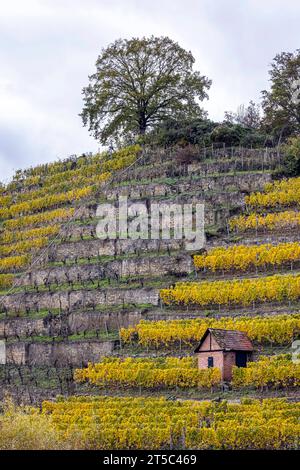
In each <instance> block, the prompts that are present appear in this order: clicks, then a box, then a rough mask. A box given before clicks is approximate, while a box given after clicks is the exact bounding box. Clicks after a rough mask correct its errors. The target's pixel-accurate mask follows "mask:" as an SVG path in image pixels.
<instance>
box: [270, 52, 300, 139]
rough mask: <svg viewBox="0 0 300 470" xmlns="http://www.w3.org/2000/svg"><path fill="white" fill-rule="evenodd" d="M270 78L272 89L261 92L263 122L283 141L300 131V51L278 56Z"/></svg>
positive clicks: (273, 63)
mask: <svg viewBox="0 0 300 470" xmlns="http://www.w3.org/2000/svg"><path fill="white" fill-rule="evenodd" d="M269 75H270V82H271V89H270V90H269V91H266V90H263V92H262V96H263V102H262V107H263V110H264V120H263V122H264V125H265V126H266V128H267V130H270V131H272V132H273V133H275V134H276V135H277V137H278V139H279V140H281V138H286V137H288V136H289V135H293V134H297V133H299V131H300V49H298V50H297V51H296V52H295V53H292V52H282V53H281V54H277V55H276V56H275V58H274V60H273V62H272V64H271V69H270V71H269Z"/></svg>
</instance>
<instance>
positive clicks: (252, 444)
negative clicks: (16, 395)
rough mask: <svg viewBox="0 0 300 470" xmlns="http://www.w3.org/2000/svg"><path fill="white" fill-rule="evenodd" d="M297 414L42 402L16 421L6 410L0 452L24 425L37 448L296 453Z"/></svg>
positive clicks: (277, 406) (249, 404) (281, 404)
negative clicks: (37, 431)
mask: <svg viewBox="0 0 300 470" xmlns="http://www.w3.org/2000/svg"><path fill="white" fill-rule="evenodd" d="M299 412H300V410H299V403H288V402H286V401H285V400H282V399H281V400H276V399H273V400H272V399H271V400H264V401H263V402H260V401H258V400H251V399H247V400H244V401H243V402H242V403H241V404H230V403H226V402H221V403H212V402H198V401H185V402H180V401H175V402H172V401H167V400H165V399H163V398H160V399H152V398H109V397H105V398H97V399H96V398H84V397H78V398H69V399H65V400H60V401H58V402H56V403H53V402H44V403H43V405H42V411H39V410H38V409H32V408H29V409H28V408H27V409H26V408H25V409H21V410H18V414H17V415H16V413H14V412H12V411H11V409H8V410H7V412H6V413H5V414H4V415H2V416H1V417H0V423H1V428H2V430H3V432H2V434H1V441H0V446H1V448H6V449H9V448H11V442H12V440H13V439H16V433H17V432H18V430H19V429H20V425H21V424H23V426H26V425H27V429H28V433H29V432H30V430H31V429H32V427H33V423H34V422H35V423H36V426H39V429H40V430H41V431H44V434H42V436H43V439H40V440H39V439H38V436H35V437H34V441H33V442H34V443H35V447H36V446H37V445H36V444H38V445H39V446H40V448H43V446H45V445H46V446H47V448H73V449H74V448H75V449H106V450H107V449H124V448H125V449H274V450H276V449H277V450H278V449H297V448H298V446H299V439H300V428H299ZM16 418H17V421H16V422H15V426H12V424H13V419H16ZM46 427H47V429H48V434H47V436H46V432H45V429H46ZM9 430H10V431H9ZM9 436H10V437H9Z"/></svg>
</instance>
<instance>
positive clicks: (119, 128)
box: [80, 36, 211, 144]
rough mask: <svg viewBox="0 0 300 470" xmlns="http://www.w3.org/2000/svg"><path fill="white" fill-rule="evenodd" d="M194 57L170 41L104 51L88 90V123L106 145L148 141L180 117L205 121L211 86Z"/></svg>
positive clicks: (120, 44) (121, 42) (118, 44)
mask: <svg viewBox="0 0 300 470" xmlns="http://www.w3.org/2000/svg"><path fill="white" fill-rule="evenodd" d="M194 62H195V59H194V57H193V55H192V53H191V52H189V51H186V50H185V49H183V48H182V47H180V46H179V45H178V44H177V43H176V42H174V41H172V40H171V39H169V38H168V37H154V36H152V37H150V38H142V39H137V38H133V39H130V40H127V39H118V40H117V41H115V42H114V43H112V44H111V45H109V46H108V47H107V48H106V49H103V50H102V52H101V54H100V55H99V57H98V59H97V62H96V72H95V73H94V74H92V75H91V76H90V77H89V85H88V86H87V87H85V88H84V89H83V101H84V106H83V110H82V113H81V114H80V115H81V117H82V121H83V124H84V126H88V128H89V131H90V132H91V134H92V135H93V136H94V137H95V138H96V139H98V140H100V141H101V143H103V144H105V143H107V142H108V140H109V139H111V138H115V137H117V136H122V135H127V136H128V135H130V134H134V135H136V134H139V135H143V134H145V132H146V131H147V130H148V129H153V128H154V127H155V126H156V125H157V124H159V123H161V122H163V121H165V120H167V119H169V118H172V117H174V116H176V117H177V118H180V119H187V118H189V119H192V118H200V117H202V116H203V112H202V109H201V107H200V105H199V101H202V100H203V99H204V98H208V95H207V91H208V89H209V88H210V85H211V81H210V80H209V79H208V78H207V77H206V76H204V75H201V74H200V72H198V71H194V70H193V65H194Z"/></svg>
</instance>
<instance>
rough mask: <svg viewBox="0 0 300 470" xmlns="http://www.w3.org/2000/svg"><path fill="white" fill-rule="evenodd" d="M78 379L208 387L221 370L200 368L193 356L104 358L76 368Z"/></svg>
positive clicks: (147, 385)
mask: <svg viewBox="0 0 300 470" xmlns="http://www.w3.org/2000/svg"><path fill="white" fill-rule="evenodd" d="M75 380H76V381H77V382H85V381H88V382H89V383H91V384H93V385H97V386H98V387H107V386H108V387H117V388H119V387H143V388H174V387H179V388H191V387H197V388H211V387H213V386H214V385H217V384H219V383H220V381H221V375H220V370H219V369H215V368H210V369H203V370H199V369H197V367H196V363H195V360H194V358H191V357H188V358H183V359H178V358H176V357H170V358H164V359H163V358H162V359H134V358H126V359H118V358H107V359H104V360H103V361H102V362H100V363H98V364H89V366H88V367H87V368H85V369H77V370H76V371H75Z"/></svg>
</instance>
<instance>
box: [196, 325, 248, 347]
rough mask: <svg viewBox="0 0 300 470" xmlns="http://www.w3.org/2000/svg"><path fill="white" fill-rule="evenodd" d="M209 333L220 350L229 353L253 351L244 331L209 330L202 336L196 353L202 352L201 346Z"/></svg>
mask: <svg viewBox="0 0 300 470" xmlns="http://www.w3.org/2000/svg"><path fill="white" fill-rule="evenodd" d="M209 333H210V334H211V335H212V336H213V337H214V338H215V340H216V342H217V343H218V345H219V346H220V349H223V350H227V351H253V345H252V343H251V341H250V339H249V338H248V336H247V335H246V333H244V332H243V331H238V330H220V329H217V328H208V329H207V330H206V332H205V333H204V335H203V336H202V338H201V340H200V343H199V345H198V346H197V348H196V349H195V352H199V351H200V348H201V345H202V343H203V341H204V339H205V338H206V336H207V335H208V334H209Z"/></svg>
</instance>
